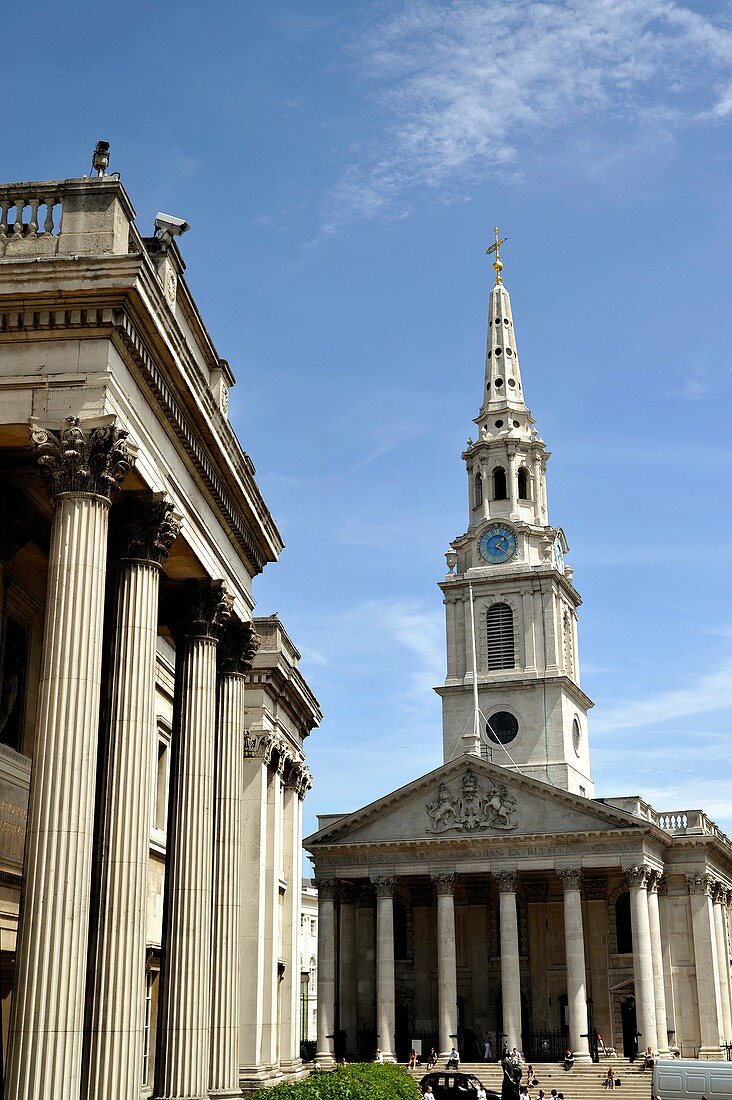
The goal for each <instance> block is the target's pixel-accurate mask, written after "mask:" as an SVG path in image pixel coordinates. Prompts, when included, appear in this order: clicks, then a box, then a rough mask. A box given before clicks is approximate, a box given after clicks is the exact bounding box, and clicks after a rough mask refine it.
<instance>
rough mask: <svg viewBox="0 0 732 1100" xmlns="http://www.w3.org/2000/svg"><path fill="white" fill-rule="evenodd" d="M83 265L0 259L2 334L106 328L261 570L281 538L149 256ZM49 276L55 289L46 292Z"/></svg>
mask: <svg viewBox="0 0 732 1100" xmlns="http://www.w3.org/2000/svg"><path fill="white" fill-rule="evenodd" d="M0 265H2V261H0ZM83 265H84V268H85V269H86V270H85V271H84V274H85V275H86V276H87V277H86V278H84V279H83V280H82V279H81V275H82V272H81V271H80V269H79V264H78V263H74V264H71V263H69V257H63V258H62V257H58V258H55V259H54V260H52V261H51V260H44V261H35V260H34V261H30V262H28V261H26V262H21V261H16V260H13V261H7V262H6V264H5V265H4V269H3V266H0V274H2V275H3V276H4V283H3V285H1V286H0V291H5V293H0V341H4V340H12V339H14V338H15V339H20V340H23V341H27V340H28V339H29V337H31V338H33V339H39V340H44V339H58V338H59V335H60V334H61V333H62V332H63V334H64V336H67V335H68V330H71V331H72V332H73V333H74V336H75V337H76V338H85V337H86V338H98V337H99V336H100V334H106V335H107V336H108V337H109V338H110V339H112V340H113V342H114V343H115V345H116V346H117V347H118V349H119V350H120V352H121V353H122V354H123V356H125V357H130V358H131V359H132V361H133V362H134V364H135V366H136V367H137V369H138V370H139V371H140V373H141V374H142V375H143V378H144V380H145V382H146V383H147V385H148V386H149V388H150V389H151V391H152V392H153V394H154V395H155V398H156V400H157V403H158V404H159V406H160V408H161V411H162V413H163V415H164V417H165V418H166V419H167V421H168V422H169V423H170V425H171V428H172V430H173V431H174V433H175V434H176V435H177V437H178V439H179V440H180V442H181V443H182V444H183V446H184V448H185V450H186V451H187V453H188V456H189V458H190V459H191V461H192V462H193V464H194V465H195V467H196V469H197V470H198V473H199V475H200V477H201V478H202V480H203V482H204V484H205V485H206V488H207V489H208V491H209V493H210V494H211V498H212V501H213V503H214V505H215V507H216V509H217V510H218V511H219V513H220V514H221V515H222V516H223V518H224V519H225V522H226V526H227V527H228V528H229V529H230V530H231V531H232V534H233V535H234V537H235V540H236V542H237V543H238V545H239V547H240V549H241V550H242V551H243V553H244V555H245V558H246V561H247V564H248V566H249V567H250V569H251V570H252V572H253V573H259V572H261V570H262V568H263V566H264V565H265V564H266V563H267V562H268V561H275V560H276V558H277V556H278V555H279V553H280V551H281V550H282V547H283V542H282V538H281V536H280V534H279V531H278V530H277V527H276V526H275V523H274V520H273V519H272V516H271V513H270V512H269V509H268V508H267V505H266V504H265V502H264V499H263V497H262V494H261V493H260V490H259V487H258V486H257V484H256V481H255V480H254V474H255V469H254V465H253V463H252V461H251V459H250V458H249V456H248V455H247V454H245V452H244V451H243V450H242V448H241V446H240V444H239V442H238V440H237V438H236V436H235V434H234V432H233V429H232V428H231V425H230V424H229V422H228V421H227V420H226V418H225V417H224V416H223V415H222V413H221V411H220V409H219V407H218V405H217V402H216V400H215V398H214V395H213V393H212V392H211V390H210V387H209V385H208V382H207V379H205V378H204V377H203V374H202V371H201V368H200V366H199V365H198V363H197V361H196V359H195V357H194V356H193V353H192V351H191V349H190V348H189V347H188V344H187V341H186V339H185V337H184V336H183V334H182V333H181V332H180V330H179V328H178V325H177V323H176V322H175V318H174V315H173V313H172V312H171V310H170V308H169V306H168V305H167V303H166V300H165V296H164V292H163V288H162V287H161V285H160V282H159V280H158V278H157V275H156V272H155V269H154V266H153V265H152V263H151V261H150V260H149V257H147V256H146V254H143V255H140V256H104V257H99V258H97V257H89V256H85V257H83ZM11 274H12V276H13V277H14V280H15V281H14V284H12V285H14V286H16V287H17V291H16V293H15V295H14V294H13V293H12V285H11V291H10V293H8V291H7V290H6V285H7V284H8V283H9V282H10V275H11ZM49 283H51V284H52V285H53V286H54V288H55V290H56V294H55V295H54V296H50V295H49V291H48V286H49ZM90 285H93V290H90V289H89V287H90ZM59 293H60V294H61V295H62V297H61V300H59ZM14 298H15V300H14ZM60 305H62V306H63V308H59V306H60ZM150 321H152V322H153V324H152V325H151V324H150ZM217 364H218V360H217ZM211 369H214V365H213V364H211ZM76 373H78V371H77V372H76ZM63 378H64V376H63V375H55V376H54V379H53V381H54V383H55V384H56V385H59V384H61V383H62V382H63ZM173 379H175V382H174V383H173V381H172V380H173ZM44 383H45V379H44V377H43V375H40V376H36V377H34V378H32V379H28V380H26V379H23V380H22V384H23V385H29V386H33V385H35V386H37V385H43V384H44ZM19 384H20V380H19ZM202 413H203V416H202V415H201V414H202ZM212 456H215V457H212ZM237 498H239V499H238V500H237Z"/></svg>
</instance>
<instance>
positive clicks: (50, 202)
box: [0, 185, 62, 241]
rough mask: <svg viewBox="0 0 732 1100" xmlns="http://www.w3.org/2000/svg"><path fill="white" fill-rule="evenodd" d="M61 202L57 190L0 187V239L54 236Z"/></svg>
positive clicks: (59, 229)
mask: <svg viewBox="0 0 732 1100" xmlns="http://www.w3.org/2000/svg"><path fill="white" fill-rule="evenodd" d="M61 215H62V203H61V196H60V194H59V193H58V191H49V190H45V189H42V190H36V189H34V188H32V187H31V185H29V188H28V190H27V191H18V190H17V185H15V187H14V188H13V189H9V188H7V187H5V188H0V238H5V240H16V241H17V240H20V239H22V238H28V237H57V236H58V235H59V234H60V232H61Z"/></svg>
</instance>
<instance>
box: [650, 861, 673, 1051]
mask: <svg viewBox="0 0 732 1100" xmlns="http://www.w3.org/2000/svg"><path fill="white" fill-rule="evenodd" d="M662 879H663V875H662V874H661V872H660V871H654V872H653V874H652V875H651V879H650V881H649V883H648V922H649V926H650V931H651V958H652V960H653V989H654V992H655V998H656V1034H657V1039H656V1042H655V1043H651V1046H653V1047H655V1049H656V1050H657V1051H658V1053H659V1054H660V1055H668V1052H669V1050H668V1021H667V1019H666V989H665V987H664V982H663V945H662V941H661V913H660V910H659V908H658V888H659V886H660V885H661V880H662ZM646 1046H648V1044H647V1043H646Z"/></svg>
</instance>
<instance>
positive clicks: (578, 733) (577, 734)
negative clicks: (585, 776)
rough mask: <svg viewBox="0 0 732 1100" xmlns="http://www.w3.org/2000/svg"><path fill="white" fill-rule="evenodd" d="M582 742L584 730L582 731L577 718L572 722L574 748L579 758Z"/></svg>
mask: <svg viewBox="0 0 732 1100" xmlns="http://www.w3.org/2000/svg"><path fill="white" fill-rule="evenodd" d="M581 740H582V730H581V729H580V724H579V722H578V721H577V719H576V718H575V720H574V722H572V745H573V747H574V751H575V753H576V754H577V756H579V754H580V741H581Z"/></svg>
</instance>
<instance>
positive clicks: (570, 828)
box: [304, 755, 644, 848]
mask: <svg viewBox="0 0 732 1100" xmlns="http://www.w3.org/2000/svg"><path fill="white" fill-rule="evenodd" d="M643 824H644V822H642V821H640V820H639V819H638V818H636V817H633V816H632V815H631V814H628V813H625V812H624V811H623V810H618V809H614V808H612V807H609V806H607V805H604V804H603V803H600V802H597V801H596V800H595V799H592V798H582V797H581V796H580V795H574V794H569V793H568V792H567V791H563V790H560V789H559V788H558V787H552V786H551V785H550V784H548V783H542V782H540V781H539V780H537V779H532V778H529V777H528V776H524V775H520V774H519V773H517V772H513V771H508V770H507V769H506V768H502V767H500V766H499V765H497V764H492V763H490V762H489V761H487V760H482V759H481V758H480V757H477V756H473V755H466V756H461V757H459V758H458V759H456V760H452V761H450V763H448V764H443V765H441V766H440V767H439V768H436V769H435V770H434V771H431V772H428V774H427V775H423V776H421V777H420V778H419V779H415V780H414V781H413V782H412V783H408V784H407V785H406V786H404V787H400V788H399V789H398V790H396V791H392V792H391V793H390V794H387V795H385V796H384V797H383V798H380V799H379V800H378V801H376V802H372V803H370V804H369V805H368V806H364V807H362V808H361V809H360V810H356V811H354V812H353V813H350V814H346V815H344V816H343V817H340V818H338V819H337V820H334V821H332V822H329V823H328V824H326V825H325V827H324V828H322V829H320V830H319V831H318V832H317V833H314V834H313V835H312V836H309V837H307V839H306V840H305V841H304V843H305V846H306V847H307V848H314V847H319V846H321V845H328V846H330V845H334V844H335V845H341V844H343V845H348V844H369V843H381V844H385V843H393V842H398V841H401V840H405V841H406V840H410V841H413V840H439V839H443V838H444V839H450V840H454V839H455V838H458V837H459V838H468V837H473V836H475V837H481V838H485V837H500V836H502V835H505V836H514V837H515V836H537V835H553V834H559V833H565V834H566V833H584V832H597V831H612V830H617V829H628V828H641V827H642V826H643Z"/></svg>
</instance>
